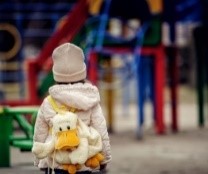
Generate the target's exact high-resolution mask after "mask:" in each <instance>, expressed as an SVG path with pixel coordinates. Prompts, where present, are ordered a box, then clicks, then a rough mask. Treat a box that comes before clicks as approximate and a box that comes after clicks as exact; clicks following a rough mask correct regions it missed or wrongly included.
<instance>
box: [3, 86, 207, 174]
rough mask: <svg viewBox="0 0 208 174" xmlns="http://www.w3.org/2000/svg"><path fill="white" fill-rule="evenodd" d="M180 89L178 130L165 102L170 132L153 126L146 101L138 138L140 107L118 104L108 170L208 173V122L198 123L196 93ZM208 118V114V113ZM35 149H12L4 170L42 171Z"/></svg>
mask: <svg viewBox="0 0 208 174" xmlns="http://www.w3.org/2000/svg"><path fill="white" fill-rule="evenodd" d="M185 92H186V93H184V91H183V89H182V90H180V93H179V96H180V98H179V101H180V102H179V108H178V115H179V117H178V119H179V120H178V125H179V131H178V133H172V132H171V130H170V123H171V117H170V106H169V102H168V99H166V104H165V110H164V113H165V122H166V128H167V129H166V130H167V131H166V134H164V135H157V134H156V133H155V131H154V129H153V127H152V116H151V112H152V111H151V106H150V105H148V104H147V105H146V106H145V107H146V117H145V119H146V120H145V125H144V128H143V138H142V139H141V140H138V139H137V138H136V129H137V117H136V112H137V107H136V105H135V104H131V105H130V106H129V108H128V112H126V113H129V114H128V115H124V114H123V113H124V111H123V108H122V105H118V106H117V107H116V108H115V118H114V133H113V134H110V140H111V145H112V157H113V160H112V162H111V163H110V165H108V174H208V125H207V121H206V125H205V127H204V128H199V127H198V125H197V119H198V118H197V106H196V102H195V95H194V94H193V93H189V91H188V90H187V89H186V90H185ZM206 120H208V118H207V117H206ZM32 161H33V157H32V154H31V153H21V152H20V151H19V150H18V149H14V148H12V149H11V162H12V167H11V168H0V174H26V173H30V174H38V173H40V172H39V170H38V169H37V168H35V167H33V162H32Z"/></svg>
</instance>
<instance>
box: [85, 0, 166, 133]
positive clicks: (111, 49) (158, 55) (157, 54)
mask: <svg viewBox="0 0 208 174" xmlns="http://www.w3.org/2000/svg"><path fill="white" fill-rule="evenodd" d="M105 2H106V6H105V8H104V12H103V14H101V16H99V17H98V20H99V21H100V23H99V24H98V26H97V28H96V29H94V30H93V32H94V33H93V34H94V39H92V40H93V41H94V42H93V43H91V48H90V49H89V52H88V56H89V57H88V64H89V78H90V80H91V81H92V82H94V83H97V80H98V77H99V75H98V72H99V70H98V69H97V68H98V58H99V56H101V55H108V56H112V55H113V54H120V55H125V54H132V55H133V56H134V59H133V62H132V64H131V65H130V68H133V69H134V75H135V76H136V78H138V79H139V78H140V77H141V76H142V75H143V74H139V73H138V72H139V66H140V61H141V59H142V56H153V59H152V61H153V64H154V85H153V86H154V87H153V88H152V89H153V91H154V92H153V93H154V99H153V103H154V111H155V128H156V132H157V133H159V134H162V133H164V132H165V125H164V120H163V119H164V118H163V87H164V82H165V80H164V78H165V55H164V47H163V45H162V44H161V21H160V16H157V15H155V17H154V18H153V19H152V20H151V21H149V22H144V23H143V25H142V26H141V28H140V30H138V31H137V34H136V38H134V39H133V41H132V40H124V39H123V40H122V39H121V38H115V37H114V38H113V37H112V36H109V34H107V32H106V26H107V23H108V21H109V18H110V17H109V16H108V10H109V6H110V1H105ZM149 29H150V31H151V32H150V31H149V32H147V30H149ZM147 33H148V34H147ZM93 34H92V35H93ZM108 66H110V64H109V65H108ZM140 72H141V71H140ZM138 79H137V80H138ZM108 82H112V77H111V76H108ZM126 83H128V81H126ZM141 85H142V84H141V83H138V87H139V88H140V89H142V88H141ZM140 92H144V91H142V90H140ZM112 95H113V94H112V90H109V93H108V96H109V99H108V104H109V105H108V109H109V111H108V120H109V130H110V131H113V120H114V119H113V114H112V113H113V111H112V108H113V106H112V102H113V99H112ZM140 95H141V94H138V105H139V109H141V113H140V114H138V130H137V136H138V137H141V135H142V125H143V122H144V114H143V110H142V109H143V108H142V107H143V103H142V102H144V100H140Z"/></svg>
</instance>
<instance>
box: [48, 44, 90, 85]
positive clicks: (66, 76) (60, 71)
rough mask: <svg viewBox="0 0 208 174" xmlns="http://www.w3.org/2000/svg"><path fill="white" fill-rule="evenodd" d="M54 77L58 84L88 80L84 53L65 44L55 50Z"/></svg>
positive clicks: (53, 55)
mask: <svg viewBox="0 0 208 174" xmlns="http://www.w3.org/2000/svg"><path fill="white" fill-rule="evenodd" d="M52 59H53V77H54V80H55V81H56V82H76V81H80V80H84V79H85V78H86V76H87V75H86V74H87V73H86V65H85V63H84V53H83V51H82V49H81V48H79V47H78V46H76V45H74V44H71V43H64V44H62V45H60V46H58V47H57V48H55V49H54V51H53V53H52Z"/></svg>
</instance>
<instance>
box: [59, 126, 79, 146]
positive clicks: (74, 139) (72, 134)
mask: <svg viewBox="0 0 208 174" xmlns="http://www.w3.org/2000/svg"><path fill="white" fill-rule="evenodd" d="M79 143H80V140H79V137H78V136H77V129H74V130H68V131H62V132H58V134H57V142H56V145H55V149H56V150H67V149H73V148H74V147H77V146H78V145H79Z"/></svg>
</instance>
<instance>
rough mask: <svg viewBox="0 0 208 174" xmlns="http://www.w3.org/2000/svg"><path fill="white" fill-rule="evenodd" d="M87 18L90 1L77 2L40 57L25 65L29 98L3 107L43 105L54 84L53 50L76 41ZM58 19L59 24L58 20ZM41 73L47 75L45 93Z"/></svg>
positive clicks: (27, 61) (30, 60)
mask: <svg viewBox="0 0 208 174" xmlns="http://www.w3.org/2000/svg"><path fill="white" fill-rule="evenodd" d="M39 17H41V16H39ZM28 18H29V16H28ZM87 18H88V1H86V0H79V1H76V3H74V4H73V6H72V8H71V9H69V12H68V13H67V15H66V17H65V22H64V23H62V24H61V27H58V28H57V29H56V30H55V31H54V32H53V34H52V36H51V37H50V38H49V39H48V40H47V41H46V43H44V46H43V49H42V50H41V51H40V53H39V54H38V56H37V57H36V58H35V59H34V58H33V59H27V60H26V62H25V64H26V67H27V71H28V72H27V79H28V97H27V98H26V99H22V100H11V101H1V104H2V105H10V106H17V105H21V106H22V105H37V104H40V103H41V101H42V99H43V97H44V95H46V94H47V89H48V87H49V86H51V85H52V84H53V83H54V82H53V79H52V75H51V74H50V70H51V65H52V63H51V59H50V56H51V53H52V51H53V49H54V48H55V47H56V46H58V45H59V44H61V43H64V42H69V41H72V40H73V39H75V36H76V35H77V34H78V32H79V31H80V29H81V27H82V26H83V25H84V23H85V21H86V19H87ZM56 19H57V20H56V22H57V21H58V18H56ZM37 32H38V31H37ZM29 33H32V32H29ZM46 33H47V32H46ZM40 73H43V74H44V73H45V74H46V77H45V79H43V82H44V85H43V86H44V91H43V90H42V89H41V90H40V89H39V87H43V86H42V85H39V83H38V82H39V75H40ZM45 82H47V83H45ZM40 94H41V96H40Z"/></svg>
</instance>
